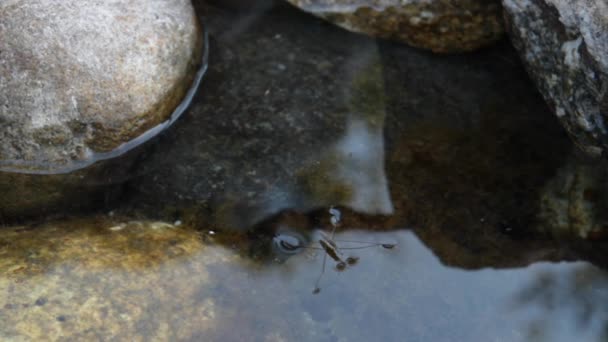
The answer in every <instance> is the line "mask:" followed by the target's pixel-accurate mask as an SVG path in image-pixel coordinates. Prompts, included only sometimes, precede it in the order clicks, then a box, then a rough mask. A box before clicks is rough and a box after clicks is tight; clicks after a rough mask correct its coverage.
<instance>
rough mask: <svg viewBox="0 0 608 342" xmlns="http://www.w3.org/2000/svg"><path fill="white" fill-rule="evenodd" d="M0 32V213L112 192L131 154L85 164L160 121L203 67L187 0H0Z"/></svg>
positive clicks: (73, 203)
mask: <svg viewBox="0 0 608 342" xmlns="http://www.w3.org/2000/svg"><path fill="white" fill-rule="evenodd" d="M24 27H26V29H24ZM0 37H2V38H1V39H0V104H1V105H0V142H1V143H0V191H1V193H2V194H3V196H2V198H1V199H0V220H12V219H14V218H18V217H21V216H36V215H45V214H48V213H53V212H55V211H57V210H59V209H69V208H71V209H75V208H83V207H89V206H90V205H91V204H92V203H97V204H99V203H100V202H101V203H103V202H104V201H107V200H112V199H113V198H114V197H115V196H113V195H112V194H115V193H116V190H117V189H116V188H117V186H118V185H119V184H120V183H121V182H123V181H124V180H126V178H127V173H128V172H129V171H130V167H131V165H132V160H133V158H132V157H133V154H132V155H130V156H127V157H124V158H123V159H121V160H120V161H119V162H115V163H112V162H105V163H97V164H96V165H93V166H91V165H92V164H94V163H96V162H99V161H103V160H107V159H111V158H115V157H117V156H120V155H123V154H125V153H126V152H128V151H131V150H133V149H134V148H135V147H137V146H138V145H139V144H141V143H143V142H145V141H146V140H148V139H149V138H151V137H153V136H154V135H156V134H157V133H158V132H160V131H161V130H162V129H164V128H165V127H167V126H168V125H170V124H171V123H172V122H173V121H174V120H175V119H177V117H179V115H181V113H182V112H183V110H184V108H185V106H186V105H187V104H188V102H189V101H190V98H191V96H192V95H193V92H194V90H195V88H196V87H197V85H198V82H199V81H200V78H201V77H202V74H203V72H204V67H203V64H204V61H203V58H202V57H203V46H204V38H203V36H202V33H201V29H200V27H199V24H198V21H197V18H196V16H195V15H194V11H193V8H192V5H191V4H190V1H177V2H176V1H155V2H149V1H145V0H136V1H129V2H126V3H122V4H114V3H106V2H102V3H97V4H95V5H93V6H92V5H91V4H90V3H88V2H82V1H72V0H70V1H62V2H54V1H46V0H34V1H20V2H2V3H0ZM87 167H88V168H87ZM104 185H110V186H109V188H106V189H104Z"/></svg>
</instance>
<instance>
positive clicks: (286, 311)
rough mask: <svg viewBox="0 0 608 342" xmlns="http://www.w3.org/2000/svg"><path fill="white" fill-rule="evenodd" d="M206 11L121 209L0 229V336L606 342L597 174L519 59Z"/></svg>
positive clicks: (281, 12) (309, 21)
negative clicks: (182, 99) (202, 64)
mask: <svg viewBox="0 0 608 342" xmlns="http://www.w3.org/2000/svg"><path fill="white" fill-rule="evenodd" d="M198 10H199V15H200V17H201V19H202V20H203V21H204V22H205V23H206V25H207V28H208V29H209V32H210V37H211V40H210V56H209V58H210V60H209V70H208V73H207V74H206V75H205V78H204V80H203V82H202V85H201V87H200V88H199V90H198V92H197V94H196V95H195V97H194V99H193V101H192V104H191V106H190V109H189V110H188V111H187V112H185V113H184V114H183V115H182V117H181V118H180V119H179V120H178V121H177V122H175V124H174V126H173V127H172V128H171V129H169V130H168V131H167V132H165V133H164V134H162V135H161V136H160V137H159V138H158V139H157V140H156V141H155V142H154V143H153V144H149V145H148V146H147V147H146V150H145V153H144V154H143V155H141V156H140V159H139V161H138V163H137V167H135V168H133V170H132V171H131V172H130V174H129V175H128V177H127V179H126V180H125V181H126V182H125V183H124V185H123V186H122V187H121V195H120V196H118V197H117V199H116V200H114V198H115V197H112V198H113V199H111V200H110V199H106V200H105V201H100V203H98V206H97V207H96V208H95V210H93V211H92V212H90V213H87V214H83V213H76V212H68V213H67V214H61V215H51V216H49V217H46V218H43V219H41V220H38V221H36V222H29V221H28V222H22V223H13V222H11V223H7V224H5V225H4V226H5V227H3V228H2V229H0V340H3V341H4V340H7V341H13V340H14V341H27V340H69V341H71V340H74V341H77V340H100V341H104V340H134V341H148V340H157V341H164V340H170V341H175V340H177V341H371V340H384V341H604V340H606V339H608V335H607V332H608V312H607V310H606V302H607V301H608V277H607V274H606V272H605V271H604V269H605V267H606V265H607V263H606V253H604V251H605V250H606V243H605V242H604V236H602V234H601V231H599V232H598V231H597V230H596V229H597V227H599V226H601V225H602V224H604V223H605V222H608V221H604V216H603V215H604V214H603V213H604V212H605V211H604V210H603V209H602V208H604V205H605V203H607V202H605V201H604V200H605V199H603V198H602V196H601V195H600V196H595V195H594V196H592V195H590V194H591V193H593V192H594V191H590V189H591V190H596V191H597V192H599V193H601V192H602V191H601V189H603V188H602V187H604V186H605V184H606V182H605V179H606V178H603V177H604V176H605V172H603V171H601V170H605V169H602V167H605V166H602V165H598V164H601V163H598V162H592V161H587V160H584V159H581V158H579V157H578V156H576V153H575V152H573V149H572V147H571V144H570V142H569V140H568V138H567V137H566V135H565V134H564V132H563V130H562V129H561V128H560V127H559V125H558V124H557V122H556V120H555V118H554V117H553V116H552V114H551V113H550V112H549V111H548V109H547V108H546V106H545V104H544V102H543V100H542V98H540V96H539V95H538V94H537V93H536V91H535V90H534V86H533V85H532V84H531V82H530V81H529V80H528V78H527V76H526V73H525V70H524V69H523V67H522V66H521V65H520V64H519V62H518V59H517V56H516V54H515V52H514V51H513V50H512V49H511V48H510V47H509V45H508V43H507V42H502V43H500V44H498V45H497V46H495V47H493V48H489V49H486V50H484V51H480V52H478V53H474V54H467V55H459V56H438V55H433V54H430V53H426V52H422V51H419V50H415V49H411V48H408V47H405V46H402V45H398V44H393V43H390V42H384V41H375V40H373V39H370V38H366V37H364V36H361V35H356V34H352V33H348V32H346V31H343V30H341V29H339V28H336V27H334V26H331V25H329V24H327V23H324V22H322V21H320V20H317V19H315V18H313V17H311V16H308V15H306V14H303V13H300V12H298V11H297V10H295V9H293V8H291V7H289V6H286V5H285V6H283V5H279V6H278V7H277V8H271V9H269V10H268V11H264V12H255V13H253V14H237V13H233V12H230V11H226V10H219V9H206V8H202V7H201V8H198ZM598 170H599V171H598ZM110 178H111V177H110ZM572 179H576V181H573V180H572ZM95 185H96V186H99V184H95ZM561 189H566V190H567V191H566V190H561ZM598 189H599V190H598ZM569 194H573V195H569ZM579 194H580V196H579ZM573 208H574V209H577V210H574V209H573ZM573 218H577V219H580V220H579V221H576V222H577V224H571V223H569V222H571V221H574V220H573ZM569 220H570V221H569ZM564 222H565V223H564ZM334 230H335V236H333V234H332V231H334ZM582 232H583V233H584V234H582ZM585 234H586V236H587V239H582V238H581V236H582V235H585ZM383 245H384V246H383ZM387 247H392V248H387ZM349 258H350V259H349ZM336 259H337V260H336ZM340 261H343V262H344V264H340V265H338V264H339V262H340Z"/></svg>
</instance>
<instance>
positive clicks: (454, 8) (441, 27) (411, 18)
mask: <svg viewBox="0 0 608 342" xmlns="http://www.w3.org/2000/svg"><path fill="white" fill-rule="evenodd" d="M288 1H289V2H290V3H292V4H294V5H296V6H298V7H300V8H301V9H303V10H304V11H307V12H310V13H313V14H314V15H317V16H319V17H322V18H325V19H327V20H329V21H331V22H333V23H336V24H337V25H340V26H342V27H344V28H346V29H349V30H352V31H355V32H361V33H366V34H369V35H372V36H376V37H380V38H385V39H391V40H396V41H401V42H405V43H407V44H409V45H412V46H415V47H419V48H423V49H429V50H432V51H434V52H441V53H451V52H462V51H471V50H475V49H477V48H479V47H482V46H484V45H488V44H490V43H492V42H494V41H496V40H497V39H499V38H500V37H501V36H502V34H503V31H504V28H503V24H502V13H501V7H500V3H499V2H498V1H496V0H457V1H454V0H431V1H420V0H374V1H371V0H288Z"/></svg>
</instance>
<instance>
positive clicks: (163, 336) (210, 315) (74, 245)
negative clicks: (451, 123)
mask: <svg viewBox="0 0 608 342" xmlns="http://www.w3.org/2000/svg"><path fill="white" fill-rule="evenodd" d="M29 228H30V227H13V228H10V227H9V228H6V229H4V230H2V231H0V260H1V261H0V291H1V293H3V294H6V295H5V296H2V297H0V339H2V340H24V339H45V340H60V339H63V338H68V339H87V340H91V339H103V340H112V339H116V340H184V341H197V340H206V341H220V340H221V341H239V340H259V341H284V340H297V341H335V340H348V341H370V340H387V341H394V340H404V339H406V340H408V341H455V340H457V341H493V340H506V341H525V340H526V339H527V338H528V337H529V334H528V327H529V326H530V325H531V324H533V325H534V324H535V326H540V325H538V324H536V323H535V322H536V320H537V318H538V317H543V318H545V319H546V320H545V321H544V322H543V325H542V327H544V329H546V330H547V331H556V332H559V334H558V338H560V339H561V340H563V341H573V340H580V339H578V337H580V336H583V335H581V334H583V333H584V334H585V335H584V336H585V337H589V338H596V337H598V338H599V337H601V336H602V335H596V334H599V333H600V332H601V331H599V330H592V329H587V330H586V331H585V332H581V330H579V329H577V327H576V324H569V323H568V324H564V319H563V318H562V316H556V315H555V314H553V312H555V311H559V310H561V311H564V312H567V311H568V310H573V311H572V312H574V313H576V314H578V315H579V316H581V317H583V319H582V320H583V321H587V322H591V323H590V326H591V325H593V326H594V325H595V323H593V322H595V321H601V322H603V321H605V319H606V312H605V310H604V308H603V307H602V303H604V302H605V299H606V298H605V297H606V291H605V290H604V288H607V285H608V284H606V279H607V278H606V275H605V273H604V272H602V271H599V270H598V269H596V268H594V267H593V266H590V265H589V264H586V263H582V262H579V263H558V264H551V263H538V264H533V265H531V266H529V267H526V268H520V269H508V270H492V269H483V270H479V271H464V270H461V269H456V268H450V267H446V266H444V265H442V264H441V263H440V262H439V260H438V259H437V257H435V256H434V255H433V253H432V252H431V251H430V250H428V249H427V248H426V247H425V246H424V245H423V244H422V243H421V242H420V241H419V240H418V239H417V238H416V237H415V235H413V234H412V233H411V232H408V231H403V230H400V231H394V232H386V233H370V232H365V231H344V232H341V233H338V234H337V236H336V237H335V239H336V242H337V244H338V245H339V246H347V243H346V242H343V241H345V240H347V241H367V242H377V243H382V242H386V241H391V242H395V243H397V247H396V248H394V249H390V250H387V249H384V248H382V247H379V246H377V247H371V248H365V249H359V250H346V249H345V250H344V252H345V255H346V254H348V256H352V257H356V258H358V262H357V263H356V264H354V265H352V266H348V267H347V268H346V269H345V270H344V271H342V272H338V271H336V270H335V269H332V268H327V270H326V272H325V274H324V275H323V277H322V279H321V283H320V284H321V286H322V291H321V292H320V293H319V294H317V295H313V294H311V290H312V289H313V287H314V286H315V282H316V280H317V278H318V276H319V274H320V272H321V267H322V259H323V258H322V256H323V251H320V250H314V249H307V250H305V251H303V252H302V253H298V254H295V255H292V256H291V257H290V258H288V259H286V260H284V261H283V262H265V263H257V262H253V261H252V260H251V259H248V258H243V257H242V256H240V255H239V253H238V252H237V251H238V250H239V249H241V248H248V247H247V246H246V245H247V244H249V245H250V246H251V245H256V246H258V247H259V248H261V247H260V246H261V245H260V244H259V241H253V240H251V239H252V238H251V236H250V237H249V238H247V237H245V236H244V235H243V236H242V237H241V238H238V239H236V238H232V239H230V238H229V237H226V236H224V237H222V236H221V235H222V234H223V233H217V234H216V235H213V236H207V237H206V238H201V234H200V233H199V232H198V231H196V230H194V229H191V228H189V227H185V226H183V225H180V226H176V225H173V224H168V223H162V222H143V221H128V220H120V219H119V218H98V219H97V220H96V221H93V222H91V221H87V220H71V221H63V222H54V223H49V224H46V225H43V226H40V227H36V229H35V230H30V229H29ZM233 234H234V233H233ZM220 240H224V241H231V242H230V243H229V244H227V245H226V247H222V245H218V244H217V243H216V242H214V241H220ZM547 275H548V276H547ZM536 279H542V281H540V282H539V281H538V280H536ZM546 279H549V280H548V281H547V280H546ZM547 298H548V300H547ZM514 300H517V302H518V303H521V305H522V306H521V308H525V310H522V309H521V308H520V307H515V308H514V307H513V301H514ZM530 306H532V307H533V308H532V309H529V307H530ZM538 308H540V311H539V310H538ZM545 309H547V310H548V311H547V312H545V311H544V310H545ZM539 312H540V314H541V315H542V316H538V315H536V314H537V313H539ZM547 313H549V314H547ZM568 319H570V318H568ZM570 320H571V321H573V322H576V320H572V319H570ZM537 336H538V335H537ZM554 340H555V339H554Z"/></svg>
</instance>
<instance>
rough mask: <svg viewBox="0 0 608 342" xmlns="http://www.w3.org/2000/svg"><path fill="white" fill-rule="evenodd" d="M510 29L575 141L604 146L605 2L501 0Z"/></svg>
mask: <svg viewBox="0 0 608 342" xmlns="http://www.w3.org/2000/svg"><path fill="white" fill-rule="evenodd" d="M503 4H504V8H505V18H506V21H507V27H508V31H509V33H510V35H511V39H512V40H513V43H514V45H515V47H516V48H517V49H518V50H519V53H520V55H521V57H522V59H523V61H524V63H525V64H526V66H527V69H528V71H529V73H530V74H531V76H532V78H533V79H534V80H535V81H536V84H537V86H538V88H539V89H540V91H541V93H542V94H543V96H544V98H545V100H546V101H547V103H548V104H549V106H550V107H551V108H552V110H553V112H554V113H555V114H556V115H557V117H558V118H559V119H560V121H561V122H562V124H563V125H564V126H565V127H566V129H567V130H568V132H569V133H570V135H571V136H572V138H573V139H574V141H575V142H576V144H577V145H578V146H579V147H580V148H581V149H583V150H584V151H586V152H587V153H588V154H591V155H595V156H598V155H602V154H605V153H606V149H607V148H608V126H607V123H606V119H608V3H606V2H605V1H603V0H578V1H569V0H526V1H521V0H503Z"/></svg>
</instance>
